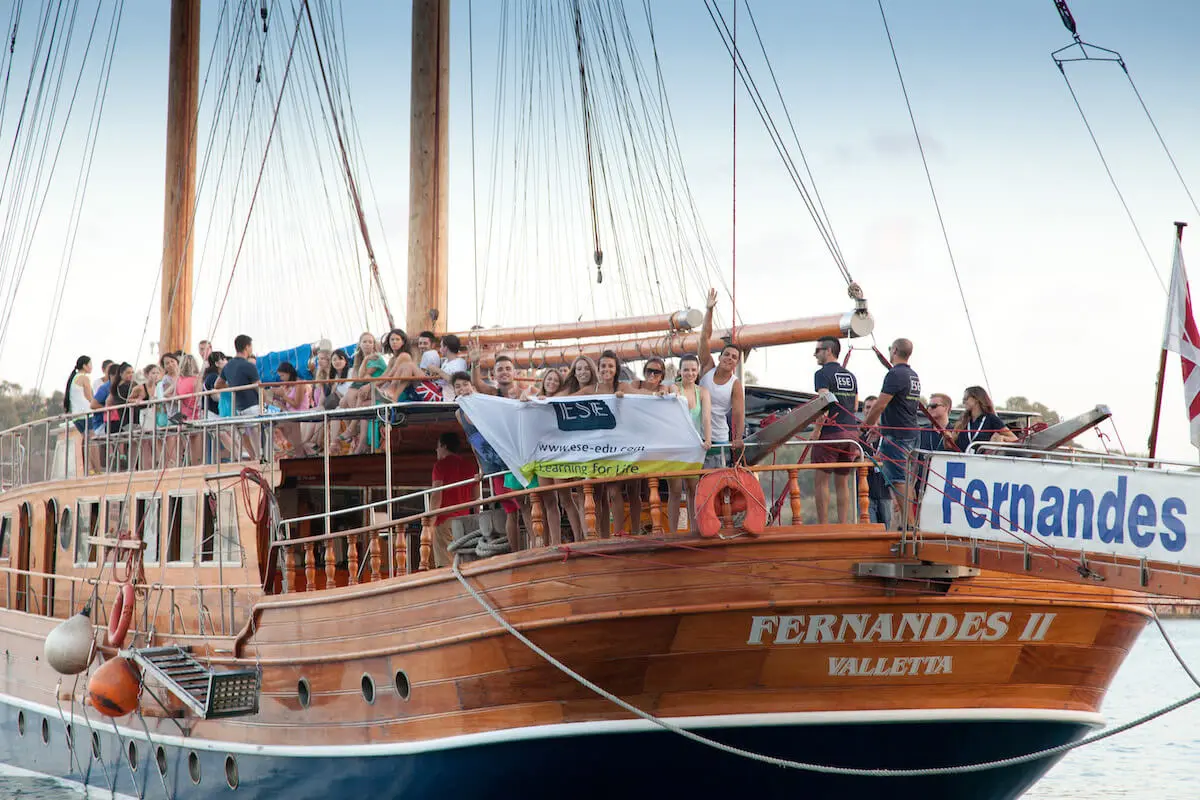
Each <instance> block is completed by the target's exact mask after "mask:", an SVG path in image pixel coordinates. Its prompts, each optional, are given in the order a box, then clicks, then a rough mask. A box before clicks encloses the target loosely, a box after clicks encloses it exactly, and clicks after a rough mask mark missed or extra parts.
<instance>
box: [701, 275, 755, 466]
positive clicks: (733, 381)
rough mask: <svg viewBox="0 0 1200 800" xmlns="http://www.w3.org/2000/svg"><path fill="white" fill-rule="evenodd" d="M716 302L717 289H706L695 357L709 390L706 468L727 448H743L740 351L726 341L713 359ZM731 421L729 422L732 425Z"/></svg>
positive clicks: (721, 462)
mask: <svg viewBox="0 0 1200 800" xmlns="http://www.w3.org/2000/svg"><path fill="white" fill-rule="evenodd" d="M716 306H717V290H716V289H709V290H708V308H707V310H706V311H705V313H704V325H703V326H702V327H701V328H700V346H699V353H698V354H697V356H696V357H697V358H698V359H699V361H700V376H701V377H700V385H701V386H703V387H704V388H705V389H707V390H708V394H709V399H710V406H709V407H710V414H709V416H710V417H711V419H712V439H713V442H712V443H713V448H715V449H714V451H713V452H711V453H709V454H708V455H706V456H705V458H704V468H705V469H719V468H721V467H724V466H726V465H727V464H728V463H729V459H728V457H727V456H726V453H725V451H726V449H727V448H728V447H729V446H730V444H732V449H733V450H741V449H742V434H743V432H744V431H745V429H746V394H745V391H744V390H743V388H742V381H741V379H739V378H738V376H737V368H738V362H740V361H741V358H742V351H741V350H739V349H737V348H736V347H734V346H733V345H732V344H727V345H725V346H724V347H723V348H721V355H720V357H719V358H718V359H717V360H716V361H713V357H712V352H711V350H710V349H709V345H708V340H709V339H711V338H712V326H713V309H714V308H716ZM731 422H732V425H731Z"/></svg>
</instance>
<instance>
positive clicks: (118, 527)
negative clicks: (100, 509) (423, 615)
mask: <svg viewBox="0 0 1200 800" xmlns="http://www.w3.org/2000/svg"><path fill="white" fill-rule="evenodd" d="M104 521H105V524H104V533H105V535H107V536H110V537H112V538H113V539H116V538H117V537H118V536H120V535H121V531H122V530H128V529H129V517H128V515H127V514H126V513H125V500H124V498H116V497H110V498H109V499H108V500H107V505H106V508H105V518H104Z"/></svg>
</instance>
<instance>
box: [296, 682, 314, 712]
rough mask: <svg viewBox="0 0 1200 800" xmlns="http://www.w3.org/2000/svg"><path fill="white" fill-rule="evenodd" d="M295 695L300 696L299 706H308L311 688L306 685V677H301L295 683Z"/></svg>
mask: <svg viewBox="0 0 1200 800" xmlns="http://www.w3.org/2000/svg"><path fill="white" fill-rule="evenodd" d="M296 696H297V697H299V698H300V707H301V708H308V704H309V703H311V702H312V689H311V688H310V687H309V685H308V678H301V679H300V681H299V682H298V683H297V684H296Z"/></svg>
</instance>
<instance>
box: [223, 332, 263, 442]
mask: <svg viewBox="0 0 1200 800" xmlns="http://www.w3.org/2000/svg"><path fill="white" fill-rule="evenodd" d="M233 346H234V348H236V349H237V355H236V356H234V357H233V358H231V359H229V361H227V362H226V363H225V366H224V367H223V368H222V369H221V376H220V377H219V378H217V383H216V388H218V389H224V388H226V387H231V388H237V387H243V388H240V389H238V391H236V392H234V393H233V412H234V414H235V415H236V416H239V417H257V416H258V415H259V414H261V413H262V408H261V407H260V405H259V402H258V388H257V386H258V367H256V366H255V365H254V362H253V361H251V359H252V358H254V340H252V339H251V338H250V337H249V336H247V335H246V334H244V333H243V334H239V335H238V336H237V337H236V338H235V339H234V340H233ZM258 438H259V437H258V431H256V430H255V427H254V426H253V425H247V426H246V427H245V429H244V430H243V434H242V439H243V442H244V444H245V447H246V450H247V451H249V453H250V458H252V459H257V458H258Z"/></svg>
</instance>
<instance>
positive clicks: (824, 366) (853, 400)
mask: <svg viewBox="0 0 1200 800" xmlns="http://www.w3.org/2000/svg"><path fill="white" fill-rule="evenodd" d="M841 352H842V345H841V343H840V342H839V341H838V340H837V339H835V338H833V337H832V336H822V337H821V338H820V339H818V340H817V347H816V350H814V351H813V357H814V358H815V359H816V360H817V363H818V364H820V365H821V368H820V369H819V370H817V374H816V375H815V376H813V387H814V388H815V389H816V391H817V392H821V391H828V392H831V393H832V394H833V396H834V397H835V398H837V404H836V405H834V406H832V407H831V408H830V409H829V411H828V413H826V415H825V418H824V420H823V421H822V422H821V433H820V436H819V438H820V439H851V440H852V439H855V438H857V436H858V417H856V416H855V415H854V410H855V409H856V408H858V380H857V379H856V378H855V377H854V373H852V372H850V371H849V370H848V369H846V368H845V367H843V366H842V365H841V364H839V363H838V355H840V354H841ZM858 460H859V449H858V448H857V447H856V446H854V445H853V444H850V443H848V442H838V443H835V444H824V443H822V444H816V445H813V451H812V462H813V463H814V464H839V463H840V464H845V463H849V462H852V461H858ZM832 471H833V473H834V491H835V492H836V494H837V511H838V521H839V522H841V523H843V524H845V523H848V522H853V521H854V515H853V514H851V512H850V509H851V508H852V507H853V503H852V502H851V501H852V499H853V498H854V497H856V495H857V493H856V492H855V491H854V469H853V468H852V467H839V468H837V469H834V470H832ZM829 473H830V470H824V469H819V470H817V471H816V473H815V474H814V475H813V485H814V488H815V489H816V495H817V522H818V523H819V524H821V525H824V524H825V523H827V522H828V521H829Z"/></svg>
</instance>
